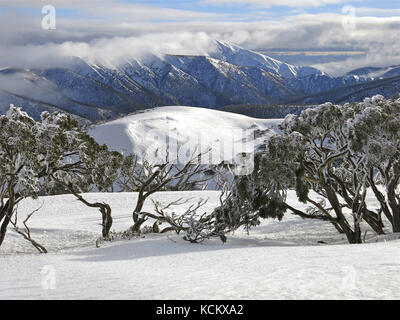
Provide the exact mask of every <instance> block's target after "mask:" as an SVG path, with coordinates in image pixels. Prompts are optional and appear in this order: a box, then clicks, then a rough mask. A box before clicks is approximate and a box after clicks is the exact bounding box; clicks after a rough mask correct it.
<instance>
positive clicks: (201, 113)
mask: <svg viewBox="0 0 400 320" xmlns="http://www.w3.org/2000/svg"><path fill="white" fill-rule="evenodd" d="M281 121H282V120H280V119H274V120H264V119H254V118H250V117H246V116H243V115H239V114H234V113H229V112H224V111H217V110H210V109H205V108H196V107H185V106H178V107H175V106H174V107H160V108H155V109H151V110H147V111H145V112H141V113H136V114H133V115H130V116H126V117H124V118H121V119H118V120H115V121H111V122H107V123H105V124H102V125H99V126H96V127H94V128H93V129H91V130H90V134H91V135H92V136H93V137H94V138H95V139H96V140H97V142H99V143H100V144H107V145H108V146H109V148H111V149H112V150H116V151H119V152H123V153H124V154H127V153H134V154H136V155H138V156H140V157H141V156H146V158H147V159H148V158H152V157H154V154H155V152H156V151H157V150H158V152H162V151H165V149H166V148H165V145H166V143H167V142H168V141H169V142H170V145H171V146H170V152H171V153H173V151H175V154H176V153H177V151H178V152H179V151H180V150H186V149H188V150H190V151H192V152H190V153H191V154H192V153H196V152H195V151H196V147H198V145H201V151H202V152H205V151H206V150H208V149H209V148H212V151H211V155H212V157H211V163H212V164H219V163H220V162H221V161H223V160H227V161H232V160H233V159H235V158H236V155H237V154H238V153H241V152H253V150H254V148H255V147H257V146H258V145H259V144H261V143H262V142H264V140H265V139H267V138H268V137H269V136H270V135H272V134H274V133H276V130H277V124H278V123H280V122H281ZM254 130H262V131H264V130H266V131H267V132H266V134H265V136H263V137H259V138H257V139H256V140H255V141H254V138H252V136H253V137H254V135H252V133H253V132H254ZM181 148H182V149H181ZM181 156H182V154H180V157H181ZM171 157H172V156H171Z"/></svg>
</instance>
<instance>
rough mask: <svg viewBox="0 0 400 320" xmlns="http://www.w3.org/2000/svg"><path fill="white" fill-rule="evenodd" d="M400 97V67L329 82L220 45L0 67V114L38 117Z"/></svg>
mask: <svg viewBox="0 0 400 320" xmlns="http://www.w3.org/2000/svg"><path fill="white" fill-rule="evenodd" d="M372 75H373V76H372ZM399 92H400V67H399V66H392V67H389V68H375V69H374V68H363V69H358V70H354V71H350V72H349V73H348V74H346V75H344V76H341V77H331V76H329V75H328V74H326V73H324V72H322V71H320V70H318V69H315V68H313V67H308V66H293V65H290V64H287V63H284V62H281V61H278V60H276V59H273V58H270V57H268V56H266V55H264V54H261V53H259V52H255V51H252V50H247V49H244V48H241V47H239V46H236V45H231V44H228V43H225V42H221V41H215V42H214V43H213V49H212V50H211V51H210V53H209V54H208V55H207V56H188V55H169V54H165V55H155V54H147V55H145V56H144V57H142V58H140V59H138V58H132V59H125V60H123V61H119V62H118V63H117V64H113V65H109V64H101V63H90V62H88V61H84V60H83V59H80V58H78V57H71V58H69V59H68V63H65V65H63V67H49V68H42V69H22V68H3V69H1V70H0V113H4V112H6V111H7V110H8V107H9V105H10V104H14V105H17V106H21V107H22V108H23V109H24V110H25V111H27V112H28V113H29V114H30V115H32V116H33V117H35V118H37V117H39V115H40V113H41V112H42V111H44V110H49V111H63V112H68V113H71V114H73V115H75V116H77V117H79V118H81V119H82V120H85V121H95V122H96V121H101V120H107V119H112V118H116V117H120V116H123V115H126V114H129V113H132V112H135V111H138V110H141V109H149V108H154V107H158V106H166V105H169V106H171V105H187V106H196V107H205V108H211V109H219V108H221V107H225V106H228V105H235V104H236V105H237V104H247V105H253V104H262V105H277V104H280V105H282V104H286V105H296V104H315V103H324V102H326V101H332V102H346V101H360V100H363V99H364V98H365V97H366V96H371V95H375V94H382V95H384V96H393V95H395V94H397V93H399Z"/></svg>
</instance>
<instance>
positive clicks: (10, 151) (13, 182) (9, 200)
mask: <svg viewBox="0 0 400 320" xmlns="http://www.w3.org/2000/svg"><path fill="white" fill-rule="evenodd" d="M0 128H1V130H0V224H1V225H0V245H1V244H2V243H3V241H4V238H5V235H6V232H7V227H8V225H9V223H10V221H11V219H12V216H13V214H14V210H15V207H16V205H17V204H18V203H19V202H20V201H21V200H22V199H24V198H25V197H36V196H37V193H38V191H39V185H40V179H39V177H40V172H41V171H42V168H43V162H42V161H41V160H42V159H41V158H40V156H39V155H38V153H37V151H38V148H39V146H38V144H39V141H40V138H39V137H38V131H39V130H40V129H39V128H38V127H37V123H36V122H35V121H34V120H33V119H32V118H30V117H29V116H28V115H27V114H26V113H24V112H22V111H21V110H20V109H17V108H14V107H11V108H10V110H9V112H8V113H7V115H1V116H0Z"/></svg>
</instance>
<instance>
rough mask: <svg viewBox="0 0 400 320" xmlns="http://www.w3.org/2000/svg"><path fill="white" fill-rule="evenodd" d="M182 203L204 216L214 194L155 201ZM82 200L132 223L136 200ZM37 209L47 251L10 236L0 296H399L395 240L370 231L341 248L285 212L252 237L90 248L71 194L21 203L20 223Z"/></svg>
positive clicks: (329, 230)
mask: <svg viewBox="0 0 400 320" xmlns="http://www.w3.org/2000/svg"><path fill="white" fill-rule="evenodd" d="M182 196H185V197H187V198H190V197H193V198H194V200H193V201H196V199H198V198H200V197H202V198H209V202H208V204H207V206H208V207H206V208H205V210H210V209H211V208H212V207H213V206H215V205H216V203H217V197H218V193H217V192H212V191H204V192H186V193H173V192H165V193H160V194H158V195H157V196H156V198H157V199H158V200H160V201H163V202H167V201H170V200H175V199H177V198H180V197H182ZM88 197H89V198H90V199H98V200H106V201H108V202H109V203H110V204H111V206H112V208H113V215H114V228H115V230H116V231H121V230H125V229H127V228H128V227H129V226H130V225H131V221H130V211H131V210H130V209H131V208H132V207H133V203H134V200H135V197H136V195H135V194H129V193H117V194H102V195H99V194H90V195H88ZM291 197H292V198H293V195H291ZM370 201H372V200H370ZM40 205H43V207H42V208H41V210H40V211H39V212H38V213H37V215H35V216H34V217H33V218H32V220H31V223H30V225H31V227H32V231H33V236H34V238H35V239H36V240H38V241H39V242H40V243H41V244H43V245H44V246H46V247H47V249H48V250H49V251H50V253H49V254H47V255H39V254H37V253H36V252H35V249H33V248H32V247H31V246H30V245H29V244H28V243H26V242H24V240H23V239H22V238H21V237H20V236H18V235H17V234H15V233H14V232H13V231H11V230H10V232H9V233H8V235H7V237H6V240H5V243H4V246H3V247H2V248H1V249H0V268H1V270H2V277H1V278H0V299H355V298H362V299H373V298H374V299H375V298H376V299H394V298H396V299H399V298H400V254H399V252H400V240H392V241H383V240H385V239H380V240H381V241H379V242H377V239H376V238H375V237H373V236H372V234H371V233H370V237H368V238H369V242H370V243H368V244H363V245H348V244H346V242H345V241H344V239H343V238H342V236H341V235H338V234H337V233H336V230H335V229H334V228H333V227H332V226H331V225H330V224H327V223H324V222H319V221H309V220H302V219H300V218H297V217H294V216H291V215H288V216H287V217H285V219H284V221H282V222H278V221H274V220H267V221H265V222H264V223H263V224H262V225H261V226H259V227H257V228H255V229H254V230H253V232H252V233H251V234H250V235H247V234H246V233H244V232H242V231H238V232H237V233H236V234H235V235H232V236H230V237H229V240H228V242H227V243H226V244H222V243H221V242H219V241H218V240H212V241H208V242H206V243H205V244H203V245H194V244H189V243H187V242H185V241H183V240H182V239H181V237H180V236H177V235H174V234H169V235H146V236H145V237H143V238H140V239H133V240H129V241H128V240H126V241H115V242H112V243H107V244H102V245H101V247H100V248H96V247H95V241H96V239H97V237H98V236H99V234H100V226H99V225H98V224H99V222H100V214H99V213H98V212H97V211H96V210H95V209H88V208H87V207H85V206H83V205H82V204H80V203H79V202H77V201H76V200H74V199H73V197H71V196H57V197H44V198H40V199H39V200H36V201H32V200H27V201H25V202H23V203H22V204H21V205H20V208H19V212H20V213H19V214H20V216H21V218H22V217H23V216H24V213H26V212H29V211H30V210H33V209H36V208H37V207H39V206H40ZM147 209H148V210H150V209H151V203H150V202H149V203H148V208H147ZM392 238H393V237H392ZM319 241H324V242H326V243H327V244H320V243H318V242H319Z"/></svg>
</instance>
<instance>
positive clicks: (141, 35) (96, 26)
mask: <svg viewBox="0 0 400 320" xmlns="http://www.w3.org/2000/svg"><path fill="white" fill-rule="evenodd" d="M222 1H224V0H222ZM307 1H308V0H307ZM321 1H322V0H321ZM321 1H320V2H321ZM335 1H336V0H335ZM39 2H41V1H39ZM53 2H54V3H55V5H63V6H65V7H67V6H69V8H72V7H73V6H72V5H71V1H63V0H60V1H53ZM266 2H268V1H266ZM272 2H273V1H269V3H272ZM289 2H291V1H286V3H289ZM325 2H326V1H325ZM12 3H14V4H15V2H12ZM24 3H25V5H26V6H34V5H36V6H37V5H38V1H24ZM90 3H91V1H87V2H82V7H81V9H80V13H81V14H83V16H81V17H80V18H78V17H74V18H68V19H67V18H65V17H59V18H58V19H57V30H54V31H47V30H42V29H41V27H40V26H41V24H40V20H41V15H40V11H39V12H38V15H27V14H24V15H22V14H21V13H18V12H17V11H14V12H12V11H8V12H7V13H6V14H5V15H3V16H2V17H1V19H0V29H1V30H2V31H1V32H0V67H4V66H16V67H19V66H23V67H33V66H48V65H49V64H59V63H64V61H65V60H64V59H65V57H68V56H70V55H77V56H80V57H82V58H85V59H92V60H98V59H103V60H105V61H111V62H114V61H118V60H119V59H123V58H125V57H135V56H141V55H142V54H143V53H145V52H148V51H153V52H156V53H179V54H205V53H206V52H208V51H209V50H210V43H211V41H212V40H213V39H220V40H224V41H227V42H233V43H236V44H238V45H241V46H244V47H246V48H249V49H256V50H257V49H260V50H261V49H263V50H271V49H283V48H285V49H289V50H301V49H309V48H312V49H314V50H315V49H324V48H330V49H338V50H346V49H349V50H352V49H354V50H360V51H365V52H367V55H366V58H365V59H363V60H356V59H349V60H348V61H346V62H345V63H343V64H342V65H339V64H334V63H332V64H327V65H320V66H319V67H321V68H322V69H324V70H326V71H328V72H330V73H334V74H338V73H341V72H344V71H347V70H348V69H350V68H353V66H354V67H359V66H363V65H368V64H374V65H376V64H378V63H379V65H389V64H400V60H399V56H400V46H399V45H398V43H400V41H399V40H400V39H399V32H398V30H400V17H380V18H377V17H355V22H356V25H355V26H356V28H355V29H354V30H352V29H346V28H343V25H342V21H343V19H344V17H345V16H344V15H340V14H307V13H300V14H297V15H292V16H289V17H286V18H282V19H280V20H268V21H265V20H264V21H255V22H243V21H232V20H229V19H228V18H227V17H224V16H223V19H222V20H221V19H220V18H218V19H217V17H216V16H214V15H211V16H208V14H205V15H204V14H203V13H196V12H187V11H184V10H172V9H171V10H170V11H169V10H166V11H163V9H162V8H156V7H150V6H140V10H142V11H139V12H135V10H134V9H133V8H134V7H132V6H130V5H129V4H126V3H120V2H119V1H117V0H115V1H111V2H110V1H105V0H104V1H103V0H101V1H98V0H96V4H97V6H96V7H94V6H91V5H90ZM321 3H322V2H321ZM107 8H108V9H107ZM137 8H139V7H137ZM128 9H129V10H130V9H132V10H131V11H129V10H128ZM124 10H127V11H126V13H127V14H124V12H125V11H124ZM108 11H109V13H110V14H109V15H107V18H105V17H104V16H103V15H104V14H106V13H107V12H108ZM360 12H364V13H367V12H370V10H369V11H368V10H367V9H366V8H362V10H361V11H360ZM191 14H193V16H191ZM85 15H89V16H90V17H89V18H87V19H86V18H85ZM135 15H139V16H140V17H138V18H137V19H135V18H134V16H135ZM93 17H95V18H93ZM187 17H191V18H190V19H186V18H187ZM214 18H215V19H214ZM153 20H163V21H164V22H161V23H154V22H152V21H153ZM165 20H169V21H168V22H165ZM60 61H61V62H60Z"/></svg>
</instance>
